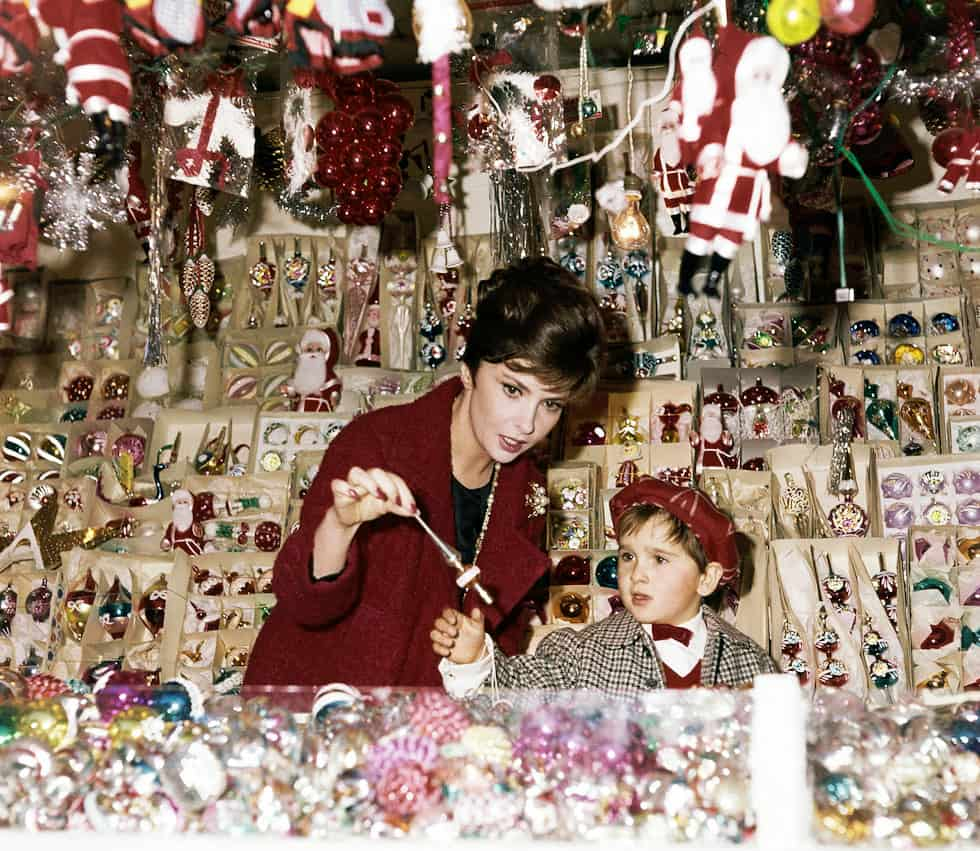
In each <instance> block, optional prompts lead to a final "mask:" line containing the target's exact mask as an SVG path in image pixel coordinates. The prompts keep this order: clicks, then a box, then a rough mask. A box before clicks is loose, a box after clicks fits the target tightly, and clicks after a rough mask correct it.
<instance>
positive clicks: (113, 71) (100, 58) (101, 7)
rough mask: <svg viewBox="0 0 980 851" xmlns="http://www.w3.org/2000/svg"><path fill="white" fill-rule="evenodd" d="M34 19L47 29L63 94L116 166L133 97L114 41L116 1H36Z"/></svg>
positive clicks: (118, 25)
mask: <svg viewBox="0 0 980 851" xmlns="http://www.w3.org/2000/svg"><path fill="white" fill-rule="evenodd" d="M35 12H36V14H37V16H38V17H39V18H40V20H41V21H42V22H44V23H45V24H46V25H47V26H49V27H50V28H51V31H52V34H53V36H54V39H55V42H56V43H57V45H58V47H59V50H58V52H57V53H56V54H55V57H54V58H55V61H56V62H57V63H58V64H59V65H64V66H65V72H66V75H67V78H68V84H67V86H66V88H65V95H66V98H67V100H68V102H69V103H70V104H79V105H80V106H81V107H82V110H83V111H84V112H85V114H86V115H88V116H90V117H91V119H92V123H93V127H94V128H95V131H96V134H97V136H98V150H99V151H100V152H101V153H103V154H105V155H107V156H108V157H109V159H110V160H112V161H114V162H116V163H121V162H122V160H123V157H124V156H125V152H126V151H125V144H126V127H127V125H128V124H129V109H130V105H131V103H132V98H133V84H132V80H131V78H130V73H129V60H128V59H127V58H126V53H125V51H124V50H123V48H122V45H121V44H120V41H119V34H120V32H121V31H122V28H123V18H122V5H121V4H120V3H119V0H84V2H80V0H37V5H36V8H35Z"/></svg>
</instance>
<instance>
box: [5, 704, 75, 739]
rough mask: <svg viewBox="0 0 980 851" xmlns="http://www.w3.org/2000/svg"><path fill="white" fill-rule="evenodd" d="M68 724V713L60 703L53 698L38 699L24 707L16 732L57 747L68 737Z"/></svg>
mask: <svg viewBox="0 0 980 851" xmlns="http://www.w3.org/2000/svg"><path fill="white" fill-rule="evenodd" d="M68 726H69V725H68V713H67V712H65V707H64V706H63V705H62V704H61V703H59V702H58V701H57V700H53V699H47V700H38V701H34V702H32V703H28V704H26V706H25V707H24V709H23V711H22V712H21V715H20V719H19V720H18V722H17V732H18V733H20V735H21V736H24V737H25V738H26V737H29V738H33V739H40V740H41V741H42V742H45V743H46V744H48V745H50V746H51V747H52V748H58V747H60V746H61V745H63V744H64V743H65V742H66V740H67V739H68Z"/></svg>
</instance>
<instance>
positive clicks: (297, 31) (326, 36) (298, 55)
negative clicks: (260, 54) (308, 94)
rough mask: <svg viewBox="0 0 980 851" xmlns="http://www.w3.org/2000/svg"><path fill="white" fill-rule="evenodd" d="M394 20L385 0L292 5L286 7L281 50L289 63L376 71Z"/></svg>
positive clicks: (309, 0) (302, 0)
mask: <svg viewBox="0 0 980 851" xmlns="http://www.w3.org/2000/svg"><path fill="white" fill-rule="evenodd" d="M394 25H395V18H394V16H393V15H392V14H391V10H390V9H389V8H388V4H387V3H386V2H385V0H292V2H290V3H287V4H286V14H285V21H284V27H285V30H286V48H287V50H288V51H289V55H290V57H291V58H292V60H293V62H295V63H296V64H297V65H300V66H303V67H309V68H313V69H314V70H317V71H327V70H333V71H336V72H337V73H339V74H354V73H356V72H358V71H368V70H370V69H372V68H377V67H378V66H379V65H380V64H381V63H382V62H383V61H384V59H383V52H382V44H383V43H384V41H385V39H386V38H387V37H388V36H389V35H390V34H391V30H392V28H393V27H394Z"/></svg>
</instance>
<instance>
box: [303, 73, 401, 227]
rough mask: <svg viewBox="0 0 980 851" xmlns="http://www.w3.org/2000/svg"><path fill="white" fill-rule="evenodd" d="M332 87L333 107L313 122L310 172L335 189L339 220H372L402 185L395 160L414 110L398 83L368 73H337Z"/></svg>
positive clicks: (376, 219)
mask: <svg viewBox="0 0 980 851" xmlns="http://www.w3.org/2000/svg"><path fill="white" fill-rule="evenodd" d="M332 90H333V91H332V94H333V100H334V109H333V110H332V111H331V112H328V113H326V114H325V115H324V116H323V117H322V118H321V119H320V120H319V122H317V125H316V144H317V150H318V156H317V167H316V173H315V175H314V177H315V178H316V181H317V183H319V184H320V185H321V186H324V187H326V188H328V189H332V190H333V192H334V197H335V198H336V199H337V216H338V218H339V219H340V220H341V221H342V222H344V223H345V224H354V225H375V224H378V223H379V222H380V221H381V220H382V219H383V218H384V217H385V215H386V214H387V213H388V212H389V211H390V210H391V208H392V207H393V206H394V203H395V198H396V197H397V195H398V193H399V192H400V191H401V188H402V174H401V171H400V170H399V167H398V163H399V161H400V160H401V157H402V143H403V141H404V135H405V133H406V132H407V131H408V128H409V127H411V126H412V124H413V123H414V122H415V111H414V110H413V109H412V105H411V104H410V103H409V102H408V101H407V100H406V99H405V98H404V97H402V95H401V94H400V93H399V90H398V86H397V85H395V84H394V83H392V82H391V81H390V80H381V79H376V78H375V77H374V76H373V75H371V74H354V75H351V76H348V77H338V78H337V79H336V80H335V81H334V83H333V86H332Z"/></svg>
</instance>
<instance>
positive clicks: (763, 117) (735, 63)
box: [677, 7, 807, 296]
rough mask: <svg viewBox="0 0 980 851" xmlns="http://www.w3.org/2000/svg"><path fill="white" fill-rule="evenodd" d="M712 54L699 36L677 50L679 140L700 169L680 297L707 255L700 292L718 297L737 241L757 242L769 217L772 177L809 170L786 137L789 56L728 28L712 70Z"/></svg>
mask: <svg viewBox="0 0 980 851" xmlns="http://www.w3.org/2000/svg"><path fill="white" fill-rule="evenodd" d="M770 8H771V7H770ZM710 55H711V45H710V42H709V41H708V39H707V38H705V37H704V36H697V37H693V38H689V39H688V40H687V41H686V42H685V43H684V46H683V47H682V48H681V51H680V63H681V72H682V74H684V75H686V76H688V77H689V79H687V80H686V81H685V80H684V79H683V78H682V82H681V87H680V88H681V98H680V101H679V102H678V103H677V106H678V108H679V110H680V116H681V138H682V140H684V141H685V142H687V143H688V144H689V145H690V146H691V149H692V150H693V151H696V155H695V156H694V157H693V159H694V162H695V164H696V166H697V169H698V183H697V187H696V188H695V194H694V201H693V205H692V208H691V215H690V223H689V233H688V237H687V241H686V242H685V245H684V255H683V258H682V260H681V270H680V276H679V281H678V290H679V291H680V292H681V293H682V294H685V295H690V294H692V293H693V292H694V286H693V281H694V276H695V274H696V273H697V271H698V267H699V265H700V264H701V261H702V259H703V258H705V257H707V256H709V255H710V257H711V261H710V267H709V271H708V277H707V283H706V285H705V287H704V293H705V294H706V295H708V296H714V295H716V294H717V293H718V292H719V285H720V283H721V281H722V278H723V276H724V273H725V270H726V269H727V268H728V264H729V263H730V262H731V259H732V258H733V257H734V256H735V252H736V251H737V250H738V247H739V245H740V244H741V242H742V240H743V239H749V240H751V239H754V238H755V236H756V235H757V233H758V230H759V221H760V220H767V219H768V217H769V212H770V209H771V204H770V198H769V193H770V185H769V173H770V172H773V173H776V174H781V175H784V176H786V177H802V176H803V173H804V172H805V171H806V166H807V152H806V149H805V148H803V147H802V146H801V145H800V144H799V143H798V142H796V141H794V140H793V139H792V138H791V136H790V114H789V109H788V108H787V106H786V101H785V100H784V99H783V93H782V84H783V81H784V80H785V79H786V74H787V73H788V71H789V54H788V53H787V52H786V49H785V48H784V47H782V45H780V44H779V42H777V41H776V40H775V39H773V38H771V37H768V36H753V35H751V34H749V33H746V32H743V31H742V30H739V29H737V28H735V27H730V26H729V27H724V28H722V29H721V30H720V33H719V37H718V47H717V49H716V51H715V53H714V58H713V60H712V62H711V67H710V70H709V69H707V67H706V65H705V63H706V61H707V59H708V57H709V56H710ZM692 74H693V79H691V78H690V75H692ZM705 87H706V88H705ZM716 100H717V102H716Z"/></svg>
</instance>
